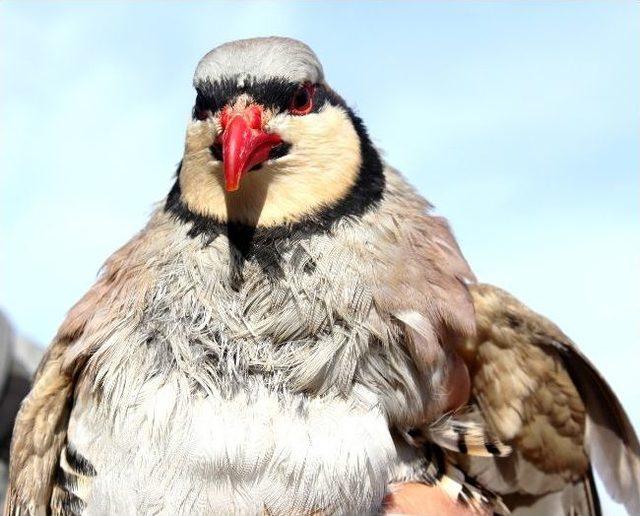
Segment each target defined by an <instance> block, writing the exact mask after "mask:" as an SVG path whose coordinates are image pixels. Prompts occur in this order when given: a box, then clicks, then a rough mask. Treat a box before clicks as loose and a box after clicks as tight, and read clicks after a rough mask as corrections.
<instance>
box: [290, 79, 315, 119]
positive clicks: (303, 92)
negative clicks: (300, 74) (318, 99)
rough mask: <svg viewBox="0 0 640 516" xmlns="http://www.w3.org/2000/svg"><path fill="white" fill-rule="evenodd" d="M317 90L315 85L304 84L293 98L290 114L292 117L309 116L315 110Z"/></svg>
mask: <svg viewBox="0 0 640 516" xmlns="http://www.w3.org/2000/svg"><path fill="white" fill-rule="evenodd" d="M315 91H316V88H315V86H314V85H313V84H311V83H308V82H305V83H304V84H302V85H301V86H300V87H299V88H298V89H297V90H296V92H295V93H294V94H293V97H292V98H291V104H290V106H289V112H290V113H291V114H292V115H307V114H309V113H311V110H312V109H313V94H314V93H315Z"/></svg>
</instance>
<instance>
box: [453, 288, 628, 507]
mask: <svg viewBox="0 0 640 516" xmlns="http://www.w3.org/2000/svg"><path fill="white" fill-rule="evenodd" d="M470 290H471V294H472V296H473V300H474V306H475V309H476V322H477V330H478V331H477V337H476V338H475V339H474V340H473V341H469V342H468V343H467V344H466V346H465V348H463V349H462V350H461V354H462V355H463V357H464V358H465V361H466V362H467V365H468V366H469V369H470V372H471V377H472V391H473V397H474V400H475V401H476V402H477V405H478V406H479V408H480V410H481V416H482V417H483V418H484V419H485V420H486V421H487V423H488V424H489V426H490V427H491V428H492V429H493V430H494V431H495V432H496V433H497V435H498V437H500V438H501V439H502V440H504V441H505V442H507V443H509V444H511V445H512V447H513V448H514V453H513V456H512V457H511V458H507V459H495V461H494V464H491V463H487V462H485V463H483V464H480V463H479V462H477V463H474V464H470V465H469V467H470V470H471V473H472V474H476V475H478V476H479V479H480V481H483V482H486V483H488V485H489V486H490V487H491V488H492V489H494V490H496V491H498V492H500V493H505V494H506V493H513V495H512V496H511V498H512V500H511V502H512V503H513V504H517V505H514V507H516V506H518V507H522V508H526V507H528V506H533V505H535V504H538V503H543V502H544V500H543V498H545V499H546V500H547V502H549V503H551V502H550V496H551V495H554V496H555V497H556V498H557V500H556V502H557V503H560V504H561V507H564V509H565V510H567V511H569V510H570V508H571V507H573V509H574V510H575V509H580V508H582V512H580V513H585V512H586V513H588V514H598V513H599V506H598V501H597V494H596V492H595V486H594V485H593V479H592V477H591V466H590V463H591V462H592V463H593V465H594V467H595V469H596V471H597V472H598V473H599V475H600V476H601V477H602V479H603V482H604V484H605V487H606V488H607V491H608V492H609V494H610V495H611V496H612V497H613V498H614V499H615V500H617V501H620V502H621V503H624V505H625V507H626V508H627V510H628V511H629V512H630V513H631V514H639V513H640V495H639V494H638V493H639V489H640V445H639V443H638V438H637V436H636V434H635V432H634V430H633V428H632V426H631V423H630V421H629V418H628V417H627V415H626V413H625V411H624V409H623V408H622V406H621V404H620V402H619V400H618V398H617V397H616V396H615V394H614V393H613V391H612V390H611V388H610V387H609V385H608V384H607V383H606V381H605V380H604V379H603V378H602V376H601V375H600V374H599V373H598V372H597V371H596V369H595V368H594V366H593V365H592V364H591V362H589V360H588V359H587V358H586V357H585V356H584V355H583V354H582V353H580V351H578V350H577V349H576V347H575V346H574V344H573V343H572V342H571V340H570V339H569V338H568V337H567V336H566V335H564V334H563V333H562V331H560V329H559V328H558V327H557V326H555V325H554V324H553V323H551V322H550V321H549V320H547V319H546V318H544V317H542V316H540V315H539V314H537V313H535V312H533V311H532V310H530V309H529V308H527V307H526V306H524V305H523V304H522V303H520V302H519V301H518V300H516V299H515V298H514V297H512V296H511V295H510V294H508V293H506V292H504V291H502V290H500V289H498V288H496V287H493V286H490V285H472V286H471V287H470ZM506 501H507V502H509V498H507V499H506Z"/></svg>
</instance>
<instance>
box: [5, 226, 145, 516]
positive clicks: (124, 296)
mask: <svg viewBox="0 0 640 516" xmlns="http://www.w3.org/2000/svg"><path fill="white" fill-rule="evenodd" d="M141 239H142V233H141V234H140V235H138V236H137V237H135V238H133V239H132V240H131V241H130V242H129V243H127V244H126V245H125V246H124V247H122V248H121V249H120V250H118V251H117V252H116V253H114V254H113V255H112V256H111V257H110V258H109V260H107V262H106V264H105V266H104V268H103V270H102V273H101V275H100V277H99V279H98V281H97V282H96V283H95V284H94V285H93V287H91V289H90V290H89V291H88V292H87V293H86V294H85V295H84V297H83V298H82V299H81V300H80V301H79V302H78V303H77V304H76V305H75V306H74V307H73V308H72V309H71V310H70V311H69V314H68V315H67V317H66V319H65V321H64V322H63V323H62V325H61V326H60V329H59V330H58V334H57V335H56V337H55V339H54V340H53V342H52V344H51V345H50V346H49V348H48V350H47V352H46V353H45V355H44V357H43V359H42V361H41V363H40V366H39V367H38V370H37V371H36V374H35V377H34V383H33V386H32V388H31V392H30V393H29V395H28V396H27V397H26V398H25V399H24V401H23V402H22V405H21V407H20V411H19V412H18V415H17V417H16V423H15V427H14V431H13V438H12V441H11V451H10V465H9V486H8V489H7V496H6V500H5V514H6V515H14V514H15V515H22V514H29V515H31V514H48V513H49V512H50V508H55V506H57V505H59V504H63V503H64V500H61V499H59V498H60V497H64V492H63V491H62V490H60V489H55V485H56V480H55V479H56V473H57V470H58V465H59V463H60V456H61V453H62V451H63V449H64V446H65V444H66V436H67V425H68V422H69V415H70V413H71V408H72V405H73V396H74V388H75V384H76V380H77V379H78V377H79V375H80V374H81V371H82V369H83V367H84V365H85V364H86V362H87V360H88V358H89V357H90V356H91V353H92V352H93V350H94V349H95V345H96V344H98V343H99V342H100V339H101V338H103V337H104V335H108V332H109V329H110V325H112V324H117V321H118V319H119V318H120V317H123V313H128V312H130V311H132V310H133V311H135V310H139V308H140V305H141V299H143V298H144V292H143V291H142V290H139V291H134V290H132V289H131V288H127V287H126V284H127V278H128V277H130V276H132V275H135V274H139V272H138V271H136V270H132V269H130V268H128V267H127V260H128V258H129V257H130V256H131V255H132V254H133V253H134V252H135V250H136V249H137V248H138V247H140V241H141ZM54 512H55V511H54Z"/></svg>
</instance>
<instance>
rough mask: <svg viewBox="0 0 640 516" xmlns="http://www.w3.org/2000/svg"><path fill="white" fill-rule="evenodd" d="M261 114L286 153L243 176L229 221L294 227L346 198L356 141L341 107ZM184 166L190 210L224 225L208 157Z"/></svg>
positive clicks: (218, 182) (357, 160) (223, 206)
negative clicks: (307, 111)
mask: <svg viewBox="0 0 640 516" xmlns="http://www.w3.org/2000/svg"><path fill="white" fill-rule="evenodd" d="M266 115H267V116H266V117H265V119H266V125H265V129H266V130H267V131H270V132H274V133H277V134H279V135H280V136H281V137H282V139H283V141H284V142H286V143H289V144H290V145H291V148H290V149H289V152H288V153H287V155H285V156H283V157H281V158H278V159H274V160H270V161H267V162H265V163H264V164H263V166H262V167H261V168H260V169H259V170H256V171H253V172H251V173H248V174H246V175H245V176H244V177H243V179H242V182H241V185H240V190H239V191H238V192H237V194H235V203H236V205H235V206H234V220H238V221H244V222H252V223H253V222H255V221H256V218H257V220H258V223H259V224H261V225H264V226H274V225H278V224H282V223H285V222H295V221H297V220H300V219H301V218H303V217H304V216H306V215H309V214H312V213H317V212H318V211H319V210H322V209H323V208H325V207H326V206H330V205H333V204H335V203H336V202H338V201H339V200H340V199H343V198H344V197H345V196H347V195H348V194H349V191H350V189H351V187H352V186H353V185H354V184H355V182H356V180H357V177H358V173H359V170H360V165H361V163H362V157H361V154H360V138H359V136H358V134H357V132H356V130H355V127H354V126H353V123H352V122H351V119H350V118H349V116H348V114H347V113H346V112H345V111H344V110H343V109H342V108H340V107H336V106H331V105H325V106H324V107H323V108H322V109H321V110H320V111H319V112H317V113H310V114H308V115H302V116H296V115H291V114H289V113H278V114H274V115H271V113H267V114H266ZM210 134H212V133H210ZM216 134H217V133H216ZM213 139H214V138H211V142H213ZM209 145H210V144H209ZM207 147H208V145H205V146H203V147H202V149H206V148H207ZM185 158H186V154H185ZM203 158H204V153H203ZM184 163H185V166H183V170H182V173H181V185H182V187H183V188H182V192H183V197H184V199H185V200H186V201H187V204H188V206H189V208H190V209H191V210H193V211H195V212H197V213H201V214H205V215H210V216H214V217H215V218H217V219H219V220H228V214H227V202H226V200H225V199H226V197H225V191H224V182H223V180H222V178H221V176H220V174H218V173H215V172H216V169H215V167H213V165H212V163H211V160H210V157H209V158H208V159H207V163H204V162H202V161H198V160H192V161H190V162H189V165H190V166H186V164H187V161H185V162H184ZM216 163H217V164H218V165H219V162H216ZM205 166H206V169H205ZM212 167H213V168H212Z"/></svg>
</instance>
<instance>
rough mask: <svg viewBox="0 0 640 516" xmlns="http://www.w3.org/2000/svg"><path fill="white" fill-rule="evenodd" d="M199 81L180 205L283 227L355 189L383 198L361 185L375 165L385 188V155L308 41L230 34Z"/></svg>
mask: <svg viewBox="0 0 640 516" xmlns="http://www.w3.org/2000/svg"><path fill="white" fill-rule="evenodd" d="M194 86H195V89H196V92H197V96H196V101H195V106H194V108H193V117H192V120H191V121H190V122H189V126H188V129H187V136H186V144H185V153H184V156H183V160H182V164H181V168H180V170H179V174H178V181H177V184H176V186H175V187H174V191H173V194H174V195H173V201H174V204H175V203H176V202H179V204H180V209H182V210H187V211H188V212H189V213H191V214H194V216H197V217H205V218H208V219H213V220H216V221H218V222H238V223H244V224H251V225H255V226H277V225H280V224H283V223H295V222H298V221H300V220H302V219H304V218H308V217H318V216H320V215H321V214H322V213H324V212H326V210H330V209H334V210H335V209H340V208H339V205H343V204H344V203H347V204H349V202H350V200H349V199H350V197H354V196H355V198H354V199H352V200H353V201H354V202H355V204H357V205H358V208H357V209H362V206H360V205H362V204H363V203H365V204H366V202H365V201H367V202H368V201H370V200H372V199H373V198H375V197H376V196H375V195H368V194H367V192H361V191H360V189H359V188H358V185H359V184H361V183H362V185H363V184H364V183H366V178H364V179H363V178H362V177H361V176H363V174H364V175H366V174H370V173H371V170H370V169H371V168H372V166H370V165H373V168H376V174H377V176H379V177H377V180H374V179H373V178H368V179H369V182H370V183H371V185H370V186H371V187H372V188H373V187H375V188H377V190H380V182H381V181H382V179H381V178H382V170H381V165H380V161H379V158H378V155H377V153H376V152H375V150H374V149H373V147H372V146H371V143H370V141H369V138H368V136H367V134H366V130H365V129H364V126H363V125H362V123H361V121H360V120H359V119H358V118H357V117H356V116H355V115H354V114H353V112H352V111H351V110H350V109H349V108H348V107H347V106H346V104H345V102H344V101H343V100H342V98H341V97H339V96H338V95H337V94H336V93H335V92H334V91H333V90H332V89H331V88H330V87H329V86H328V84H327V83H326V82H325V79H324V74H323V70H322V66H321V64H320V62H319V61H318V58H317V57H316V55H315V54H314V53H313V51H312V50H311V49H310V48H309V47H308V46H307V45H305V44H304V43H301V42H299V41H296V40H293V39H289V38H280V37H269V38H255V39H247V40H240V41H234V42H231V43H226V44H224V45H221V46H219V47H217V48H215V49H213V50H212V51H211V52H209V53H208V54H206V55H205V56H204V57H203V58H202V59H201V61H200V62H199V64H198V66H197V68H196V72H195V76H194ZM363 169H366V170H364V171H363ZM362 185H361V186H362ZM367 197H371V199H363V198H367ZM170 200H171V195H170ZM352 204H353V203H352Z"/></svg>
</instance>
